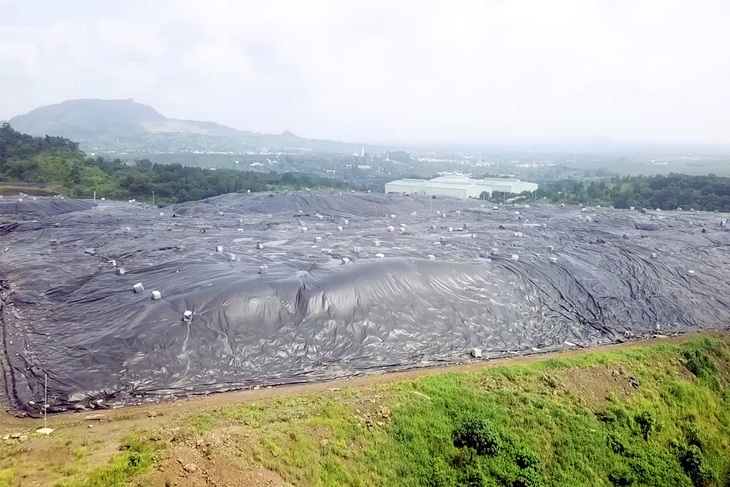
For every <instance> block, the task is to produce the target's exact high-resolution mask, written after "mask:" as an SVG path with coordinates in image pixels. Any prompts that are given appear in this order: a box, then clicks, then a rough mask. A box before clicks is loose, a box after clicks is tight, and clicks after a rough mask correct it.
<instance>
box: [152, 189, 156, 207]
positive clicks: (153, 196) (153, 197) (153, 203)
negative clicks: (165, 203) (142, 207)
mask: <svg viewBox="0 0 730 487" xmlns="http://www.w3.org/2000/svg"><path fill="white" fill-rule="evenodd" d="M152 206H155V192H154V191H153V192H152Z"/></svg>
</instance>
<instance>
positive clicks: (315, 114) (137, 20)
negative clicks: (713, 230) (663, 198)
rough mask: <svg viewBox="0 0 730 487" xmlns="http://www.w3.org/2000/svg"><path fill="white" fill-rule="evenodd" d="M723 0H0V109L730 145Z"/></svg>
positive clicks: (462, 136)
mask: <svg viewBox="0 0 730 487" xmlns="http://www.w3.org/2000/svg"><path fill="white" fill-rule="evenodd" d="M729 22H730V1H728V0H716V1H715V0H634V1H631V0H605V1H604V0H550V1H547V0H494V1H489V0H482V1H467V0H453V1H445V0H413V1H409V0H403V1H399V0H382V1H381V0H359V1H348V0H331V1H328V0H322V1H318V0H303V1H295V0H266V1H263V0H256V1H241V0H175V1H173V0H164V1H163V0H125V1H107V0H86V1H84V0H63V1H61V0H0V119H8V118H10V117H12V116H13V115H17V114H19V113H24V112H27V111H29V110H31V109H33V108H35V107H37V106H40V105H45V104H50V103H57V102H60V101H63V100H66V99H72V98H134V99H135V100H136V101H139V102H142V103H145V104H148V105H151V106H153V107H154V108H156V109H157V110H158V111H160V112H161V113H163V114H164V115H166V116H168V117H175V118H186V119H195V120H212V121H216V122H220V123H223V124H226V125H230V126H233V127H236V128H240V129H247V130H253V131H257V132H272V133H278V132H281V131H283V130H291V131H293V132H295V133H297V134H298V135H302V136H307V137H318V138H332V139H345V140H352V141H364V142H386V141H401V142H418V141H429V142H486V141H508V140H517V139H534V138H539V139H549V138H559V137H576V136H577V137H582V136H593V135H601V136H610V137H617V138H625V139H632V140H653V141H677V142H679V141H681V142H718V143H730V28H728V23H729Z"/></svg>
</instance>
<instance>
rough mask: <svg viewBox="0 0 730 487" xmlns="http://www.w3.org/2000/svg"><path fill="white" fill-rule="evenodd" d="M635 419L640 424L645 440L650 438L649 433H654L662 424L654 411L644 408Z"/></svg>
mask: <svg viewBox="0 0 730 487" xmlns="http://www.w3.org/2000/svg"><path fill="white" fill-rule="evenodd" d="M634 421H635V422H636V424H637V425H638V426H639V430H640V431H641V436H642V437H644V439H645V440H648V439H649V435H650V434H651V433H654V432H655V431H659V430H660V429H661V428H660V425H659V421H658V420H657V419H656V416H654V413H652V412H651V411H648V410H643V411H640V412H638V413H636V415H635V416H634Z"/></svg>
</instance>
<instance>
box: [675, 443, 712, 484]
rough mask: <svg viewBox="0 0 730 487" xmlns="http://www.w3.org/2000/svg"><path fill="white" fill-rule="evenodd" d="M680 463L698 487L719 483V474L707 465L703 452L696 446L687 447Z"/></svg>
mask: <svg viewBox="0 0 730 487" xmlns="http://www.w3.org/2000/svg"><path fill="white" fill-rule="evenodd" d="M680 463H681V464H682V468H683V469H684V471H685V472H687V475H688V476H689V478H691V479H692V483H693V484H694V485H695V486H696V487H706V486H709V485H715V484H716V483H717V474H716V473H715V472H714V471H713V470H712V468H711V467H710V466H709V465H708V464H707V462H706V460H705V457H704V455H702V450H700V449H699V447H697V446H696V445H690V446H689V447H687V449H686V450H685V452H684V454H683V455H682V458H681V459H680Z"/></svg>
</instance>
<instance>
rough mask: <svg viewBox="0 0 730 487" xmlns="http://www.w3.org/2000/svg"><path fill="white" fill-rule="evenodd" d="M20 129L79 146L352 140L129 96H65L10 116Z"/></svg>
mask: <svg viewBox="0 0 730 487" xmlns="http://www.w3.org/2000/svg"><path fill="white" fill-rule="evenodd" d="M10 124H11V125H12V126H13V127H14V128H15V129H16V130H19V131H20V132H25V133H28V134H32V135H36V136H45V135H51V136H60V137H65V138H69V139H72V140H78V141H79V142H80V144H81V147H82V148H83V149H84V150H87V151H89V150H92V151H112V150H113V151H124V150H129V151H136V152H181V151H203V152H207V151H218V152H240V151H247V150H260V149H264V148H265V149H268V150H270V151H277V150H284V149H303V150H315V151H324V152H349V153H352V152H353V151H354V150H355V148H356V145H355V144H346V143H342V142H335V141H328V140H313V139H305V138H302V137H298V136H296V135H294V134H293V133H291V132H289V131H285V132H284V133H282V134H281V135H275V134H258V133H254V132H249V131H243V130H236V129H233V128H231V127H226V126H224V125H220V124H218V123H214V122H198V121H193V120H177V119H173V118H167V117H165V116H164V115H162V114H160V113H159V112H157V111H156V110H155V109H154V108H152V107H150V106H148V105H143V104H141V103H137V102H135V101H134V100H132V99H128V100H98V99H84V100H68V101H64V102H62V103H57V104H55V105H48V106H44V107H40V108H36V109H35V110H32V111H31V112H29V113H27V114H25V115H19V116H16V117H13V118H12V119H10Z"/></svg>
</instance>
